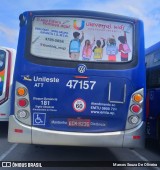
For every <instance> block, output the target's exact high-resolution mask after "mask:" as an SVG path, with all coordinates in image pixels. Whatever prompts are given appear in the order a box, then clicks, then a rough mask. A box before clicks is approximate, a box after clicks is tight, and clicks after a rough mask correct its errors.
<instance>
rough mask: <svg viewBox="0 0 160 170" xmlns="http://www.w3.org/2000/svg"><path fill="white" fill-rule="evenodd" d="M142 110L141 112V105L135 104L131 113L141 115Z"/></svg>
mask: <svg viewBox="0 0 160 170" xmlns="http://www.w3.org/2000/svg"><path fill="white" fill-rule="evenodd" d="M140 110H141V107H140V106H139V105H137V104H133V105H132V106H131V111H132V112H133V113H139V112H140Z"/></svg>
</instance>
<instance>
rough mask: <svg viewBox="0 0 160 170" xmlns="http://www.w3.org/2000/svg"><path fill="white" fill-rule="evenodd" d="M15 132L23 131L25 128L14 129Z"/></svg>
mask: <svg viewBox="0 0 160 170" xmlns="http://www.w3.org/2000/svg"><path fill="white" fill-rule="evenodd" d="M14 132H16V133H23V130H22V129H14Z"/></svg>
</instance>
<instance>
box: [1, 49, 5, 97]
mask: <svg viewBox="0 0 160 170" xmlns="http://www.w3.org/2000/svg"><path fill="white" fill-rule="evenodd" d="M5 58H6V57H5V52H4V51H2V50H0V96H2V94H3V86H4V78H5V77H4V75H5Z"/></svg>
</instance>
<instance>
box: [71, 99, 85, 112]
mask: <svg viewBox="0 0 160 170" xmlns="http://www.w3.org/2000/svg"><path fill="white" fill-rule="evenodd" d="M73 109H74V110H75V111H76V112H83V111H84V110H85V109H86V102H85V101H84V100H83V99H76V100H75V101H74V102H73Z"/></svg>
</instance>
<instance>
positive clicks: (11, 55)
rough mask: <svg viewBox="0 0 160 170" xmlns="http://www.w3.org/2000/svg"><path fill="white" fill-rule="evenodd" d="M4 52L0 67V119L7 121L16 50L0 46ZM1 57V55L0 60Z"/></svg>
mask: <svg viewBox="0 0 160 170" xmlns="http://www.w3.org/2000/svg"><path fill="white" fill-rule="evenodd" d="M0 50H1V51H3V52H4V53H5V60H4V61H1V62H4V67H3V65H1V67H3V70H1V69H0V91H1V94H0V121H8V118H9V114H10V105H11V90H12V82H13V70H14V64H15V55H16V51H15V50H14V49H11V48H8V47H0ZM1 59H2V56H1V58H0V60H1Z"/></svg>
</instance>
